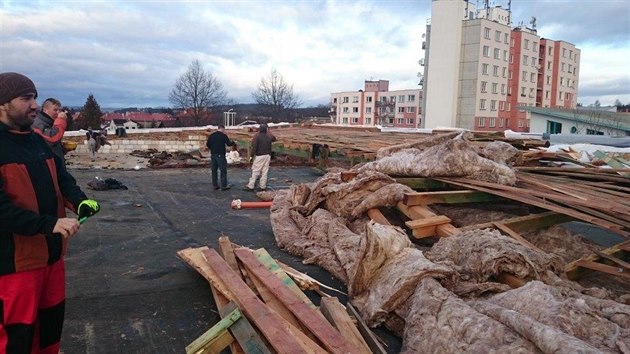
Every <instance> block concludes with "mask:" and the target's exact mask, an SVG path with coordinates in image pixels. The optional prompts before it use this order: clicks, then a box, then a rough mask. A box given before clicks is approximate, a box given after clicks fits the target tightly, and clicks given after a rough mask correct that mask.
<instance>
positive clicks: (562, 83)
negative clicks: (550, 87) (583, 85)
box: [560, 77, 564, 86]
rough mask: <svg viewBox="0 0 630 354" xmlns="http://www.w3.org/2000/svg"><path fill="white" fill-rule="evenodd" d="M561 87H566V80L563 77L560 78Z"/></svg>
mask: <svg viewBox="0 0 630 354" xmlns="http://www.w3.org/2000/svg"><path fill="white" fill-rule="evenodd" d="M560 86H564V78H563V77H561V78H560Z"/></svg>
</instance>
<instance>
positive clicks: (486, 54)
mask: <svg viewBox="0 0 630 354" xmlns="http://www.w3.org/2000/svg"><path fill="white" fill-rule="evenodd" d="M483 56H484V57H486V58H487V57H489V56H490V47H488V46H487V45H484V46H483Z"/></svg>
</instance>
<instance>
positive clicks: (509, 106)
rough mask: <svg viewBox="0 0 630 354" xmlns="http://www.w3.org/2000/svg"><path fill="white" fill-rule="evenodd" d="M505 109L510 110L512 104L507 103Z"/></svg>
mask: <svg viewBox="0 0 630 354" xmlns="http://www.w3.org/2000/svg"><path fill="white" fill-rule="evenodd" d="M505 110H506V111H508V112H509V111H511V110H512V104H511V103H510V102H508V103H507V108H506V109H505Z"/></svg>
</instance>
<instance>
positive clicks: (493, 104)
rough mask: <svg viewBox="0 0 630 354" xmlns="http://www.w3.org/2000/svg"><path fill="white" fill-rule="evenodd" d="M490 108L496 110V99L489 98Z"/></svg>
mask: <svg viewBox="0 0 630 354" xmlns="http://www.w3.org/2000/svg"><path fill="white" fill-rule="evenodd" d="M490 110H491V111H496V110H497V100H491V101H490Z"/></svg>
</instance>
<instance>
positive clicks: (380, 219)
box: [367, 208, 391, 225]
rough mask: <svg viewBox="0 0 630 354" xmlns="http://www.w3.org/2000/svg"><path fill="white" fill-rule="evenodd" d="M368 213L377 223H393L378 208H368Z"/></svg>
mask: <svg viewBox="0 0 630 354" xmlns="http://www.w3.org/2000/svg"><path fill="white" fill-rule="evenodd" d="M367 215H368V217H369V218H370V219H372V220H374V221H375V222H376V223H379V224H381V225H391V223H390V222H389V220H387V218H386V217H385V215H383V213H381V211H380V210H378V209H377V208H372V209H368V211H367Z"/></svg>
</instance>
